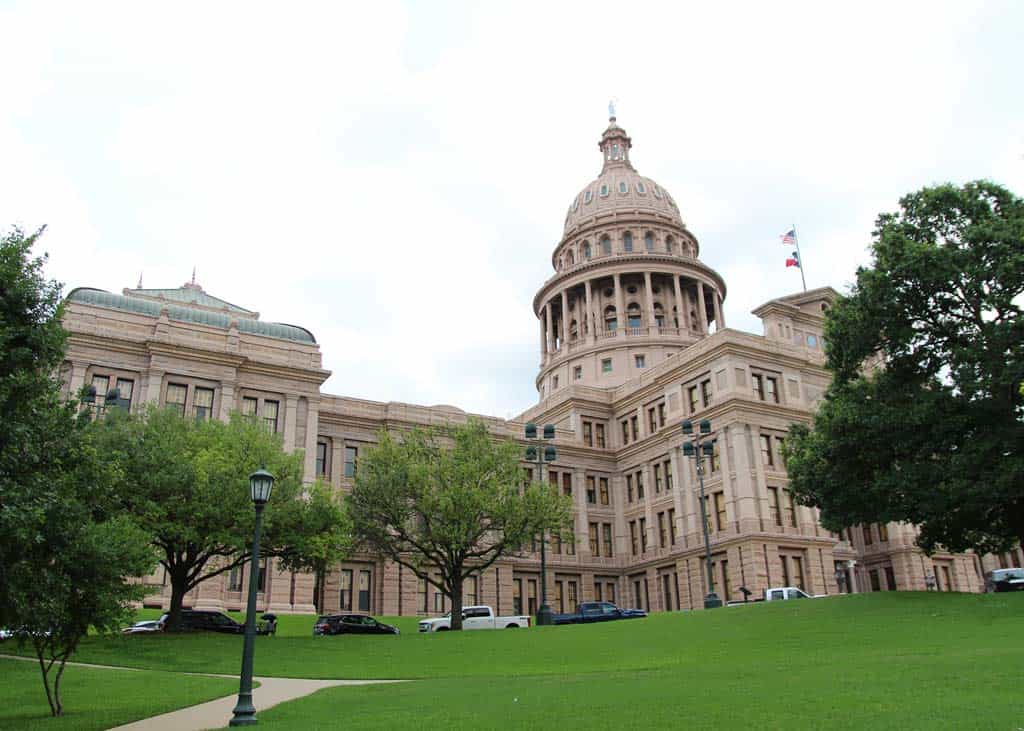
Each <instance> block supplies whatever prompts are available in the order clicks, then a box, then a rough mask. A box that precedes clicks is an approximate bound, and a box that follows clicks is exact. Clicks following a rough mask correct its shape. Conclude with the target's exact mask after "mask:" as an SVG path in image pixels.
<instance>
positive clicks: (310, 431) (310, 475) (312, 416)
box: [302, 398, 320, 483]
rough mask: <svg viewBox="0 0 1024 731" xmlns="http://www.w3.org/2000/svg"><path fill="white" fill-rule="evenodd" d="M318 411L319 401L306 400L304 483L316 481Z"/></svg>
mask: <svg viewBox="0 0 1024 731" xmlns="http://www.w3.org/2000/svg"><path fill="white" fill-rule="evenodd" d="M319 410H320V400H319V399H312V398H308V399H307V408H306V446H305V449H306V454H305V462H306V465H305V470H304V475H303V478H302V481H303V482H305V483H310V482H313V480H315V479H316V444H317V437H318V436H319V435H318V433H317V431H318V430H317V427H318V426H319V422H320V419H319V413H320V412H319Z"/></svg>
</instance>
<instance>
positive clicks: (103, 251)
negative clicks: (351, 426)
mask: <svg viewBox="0 0 1024 731" xmlns="http://www.w3.org/2000/svg"><path fill="white" fill-rule="evenodd" d="M477 5H478V4H468V3H467V4H461V3H451V4H442V3H439V2H426V1H425V0H424V1H422V2H418V3H408V4H403V3H393V2H382V1H380V0H377V1H375V2H372V3H366V2H360V3H352V4H342V3H329V4H324V5H323V6H320V7H317V6H314V5H313V4H309V3H277V4H274V5H268V6H265V9H259V8H258V6H257V4H254V3H240V4H237V5H231V4H228V3H226V2H215V3H209V2H206V3H196V4H191V3H185V2H178V3H165V4H161V5H157V4H152V3H138V2H133V3H124V4H108V3H101V2H88V3H84V2H74V3H67V4H60V3H54V2H25V3H10V2H2V0H0V227H2V228H3V229H6V228H8V227H9V226H10V225H14V224H18V225H21V226H22V227H24V228H26V229H33V228H35V227H38V226H40V225H42V224H47V226H48V228H47V232H46V236H45V238H44V240H43V243H42V246H41V247H40V248H41V250H42V249H45V250H46V251H48V252H49V254H50V264H49V268H48V271H49V274H50V276H52V277H54V278H57V279H58V280H60V281H62V282H64V283H65V285H66V287H67V289H70V288H72V287H76V286H92V287H99V288H102V289H106V290H109V291H112V292H120V291H121V289H122V288H124V287H134V286H135V284H136V282H137V280H138V278H139V274H140V272H142V276H143V284H144V286H146V287H176V286H179V285H181V284H182V283H184V282H185V281H187V280H188V279H189V278H190V276H191V273H192V268H193V266H195V267H196V271H197V281H198V282H199V284H201V285H202V286H203V288H204V289H205V290H206V291H207V292H209V293H210V294H213V295H215V296H218V297H221V298H224V299H226V300H228V301H231V302H234V303H236V304H239V305H241V306H243V307H247V308H250V309H255V310H258V311H259V312H260V313H261V316H262V318H263V319H266V320H273V321H279V322H288V323H294V324H300V325H303V326H305V327H307V328H309V329H310V330H312V331H313V333H314V334H315V335H316V337H317V339H318V341H319V342H320V345H321V349H322V352H323V356H324V365H325V367H326V368H329V369H330V370H332V371H333V373H334V375H333V376H332V377H331V379H330V380H329V381H328V382H327V384H326V386H325V390H326V391H327V392H330V393H335V394H342V395H348V396H357V397H362V398H370V399H376V400H382V401H388V400H396V401H410V402H413V403H420V404H428V405H430V404H439V403H444V404H453V405H456V406H459V407H460V408H463V409H466V410H467V411H474V412H478V413H487V414H493V415H496V416H501V417H507V416H510V415H513V414H517V413H519V412H520V411H521V410H523V409H524V408H526V407H528V406H529V405H531V404H532V403H533V402H534V400H535V390H534V386H533V379H534V376H535V375H536V370H537V365H538V361H539V353H538V347H539V336H538V332H537V325H536V320H535V318H534V317H533V314H532V311H531V300H532V297H533V294H534V293H535V291H536V289H537V288H538V287H539V285H540V284H541V283H542V282H543V281H544V280H545V279H546V278H547V277H549V276H550V275H551V273H552V270H551V264H550V254H551V250H552V249H553V247H554V246H555V245H556V244H557V242H558V240H559V237H560V235H561V231H562V223H563V220H564V216H565V211H566V208H567V207H568V205H569V203H570V202H571V201H572V198H573V196H574V195H575V194H576V193H577V191H579V190H580V189H581V188H582V187H583V186H584V185H585V184H586V183H587V182H588V181H590V180H591V179H593V178H594V177H596V175H597V174H598V172H599V171H600V166H601V159H600V154H599V152H598V151H597V145H596V143H597V140H598V138H599V137H600V134H601V132H602V130H603V129H604V127H605V125H606V124H607V111H606V109H607V103H608V100H609V98H612V97H614V98H617V99H618V119H619V123H620V124H621V125H622V126H623V127H625V129H626V130H627V131H628V132H629V134H630V135H631V136H632V138H633V150H632V160H633V163H634V165H635V166H636V168H637V169H638V171H639V172H640V173H641V174H643V175H646V176H649V177H651V178H653V179H654V180H656V181H658V182H659V183H660V184H662V185H663V186H664V187H665V188H667V189H668V190H669V191H671V193H672V194H673V197H674V198H675V200H676V201H677V202H678V203H679V207H680V209H681V211H682V214H683V219H684V221H686V223H687V225H688V226H689V228H690V230H691V231H693V232H694V234H696V236H697V237H698V239H699V240H700V242H701V258H702V259H703V260H704V261H705V262H706V263H707V264H709V265H710V266H712V267H714V268H715V269H717V270H718V271H719V272H720V273H721V274H722V275H723V276H724V277H725V281H726V283H727V285H728V287H729V291H728V296H727V298H726V301H725V311H726V317H727V321H728V323H729V325H730V326H731V327H738V328H742V329H746V330H751V331H754V332H758V333H759V332H760V324H759V321H757V320H756V318H754V317H753V316H752V315H750V314H749V313H750V310H751V309H753V308H755V307H756V306H758V305H759V304H761V303H762V302H765V301H767V300H769V299H772V298H774V297H778V296H782V295H785V294H790V293H793V292H795V291H798V290H799V289H800V277H799V274H798V272H797V271H796V270H795V269H788V270H787V269H786V268H785V266H784V259H785V255H786V253H787V249H786V247H783V246H782V245H781V244H780V242H779V238H778V237H779V234H781V233H782V232H784V231H785V230H786V229H788V228H789V227H790V225H791V224H793V223H795V224H796V226H797V230H798V233H799V235H800V242H801V248H802V250H803V255H804V263H805V272H806V275H807V284H808V287H818V286H823V285H831V286H833V287H835V288H837V289H840V290H843V289H844V288H846V287H847V286H848V284H849V282H850V281H851V279H852V277H853V274H854V271H855V268H856V266H857V265H858V264H865V263H867V262H868V261H869V258H868V255H867V252H866V247H867V245H868V244H869V243H870V240H871V231H872V228H873V222H874V219H875V217H876V216H877V214H878V213H879V212H881V211H883V210H893V209H894V208H895V207H896V205H897V201H898V199H899V197H900V196H901V195H902V194H904V193H906V192H909V191H911V190H915V189H917V188H920V187H922V186H924V185H928V184H931V183H936V182H940V181H947V180H949V181H954V182H957V183H961V182H964V181H966V180H971V179H976V178H982V177H985V178H991V179H993V180H995V181H997V182H1000V183H1002V184H1004V185H1007V186H1008V187H1010V188H1011V189H1012V190H1014V191H1015V192H1016V193H1017V194H1022V193H1024V94H1022V81H1021V70H1022V69H1024V50H1022V45H1024V44H1022V40H1021V39H1022V35H1021V34H1022V29H1024V4H1022V3H1015V2H1006V3H981V4H976V3H969V2H956V3H950V4H946V3H939V2H934V1H931V2H927V3H920V4H911V3H900V2H892V1H891V0H890V1H889V2H885V3H879V4H877V5H872V4H869V3H845V4H843V5H842V6H841V7H840V6H839V5H838V4H836V3H822V2H813V3H808V4H805V5H798V4H787V3H750V4H749V5H746V6H744V5H743V4H726V3H709V2H699V3H668V2H665V3H658V4H651V5H647V4H641V3H636V2H631V3H621V2H618V3H608V4H602V3H598V2H588V3H585V4H579V5H570V4H569V3H561V2H558V3H555V2H546V3H539V4H531V3H526V2H516V3H489V4H486V5H484V4H479V5H481V6H480V7H478V6H477Z"/></svg>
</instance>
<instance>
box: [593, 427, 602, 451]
mask: <svg viewBox="0 0 1024 731" xmlns="http://www.w3.org/2000/svg"><path fill="white" fill-rule="evenodd" d="M594 431H595V433H596V435H597V446H598V447H600V448H601V449H604V424H594Z"/></svg>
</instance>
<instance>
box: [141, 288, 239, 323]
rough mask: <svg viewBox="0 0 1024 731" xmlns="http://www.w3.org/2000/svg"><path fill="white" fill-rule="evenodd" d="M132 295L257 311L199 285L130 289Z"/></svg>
mask: <svg viewBox="0 0 1024 731" xmlns="http://www.w3.org/2000/svg"><path fill="white" fill-rule="evenodd" d="M128 292H130V295H129V296H131V295H136V294H138V295H141V296H142V297H144V298H149V297H155V298H159V299H165V300H170V301H171V302H178V303H181V304H183V305H185V306H186V307H187V306H188V305H192V304H194V305H199V306H200V307H210V308H212V309H218V310H228V311H229V312H234V313H237V314H239V315H244V316H247V317H253V316H254V315H255V314H256V313H255V312H252V311H251V310H247V309H245V308H244V307H239V306H238V305H233V304H231V303H230V302H226V301H225V300H222V299H220V298H219V297H214V296H212V295H209V294H206V292H204V291H203V290H201V289H199V288H198V287H188V286H185V287H179V288H178V289H130V290H128Z"/></svg>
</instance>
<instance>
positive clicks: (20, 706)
mask: <svg viewBox="0 0 1024 731" xmlns="http://www.w3.org/2000/svg"><path fill="white" fill-rule="evenodd" d="M3 649H5V650H6V649H7V648H3ZM0 673H3V682H2V683H0V728H3V729H8V728H9V729H19V730H20V729H75V731H82V730H86V731H87V730H89V729H105V728H110V727H112V726H119V725H121V724H124V723H130V722H131V721H137V720H139V719H142V718H147V717H149V716H155V715H157V714H160V713H166V712H167V711H173V710H174V709H176V708H184V707H185V706H191V705H194V704H196V703H202V702H204V701H208V700H212V699H214V698H220V697H222V696H225V695H229V694H231V693H232V692H235V691H237V690H238V681H237V680H230V679H227V678H203V677H196V676H189V675H171V674H168V673H159V672H146V671H143V672H134V671H130V670H105V669H101V668H81V667H75V666H68V668H67V669H66V670H65V671H64V678H63V680H61V697H62V699H63V701H64V716H62V717H60V718H53V717H52V716H50V706H49V705H48V704H47V702H46V693H45V691H44V690H43V681H42V679H41V677H40V674H39V666H38V665H37V664H36V663H34V662H24V661H21V660H7V659H3V658H0Z"/></svg>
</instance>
